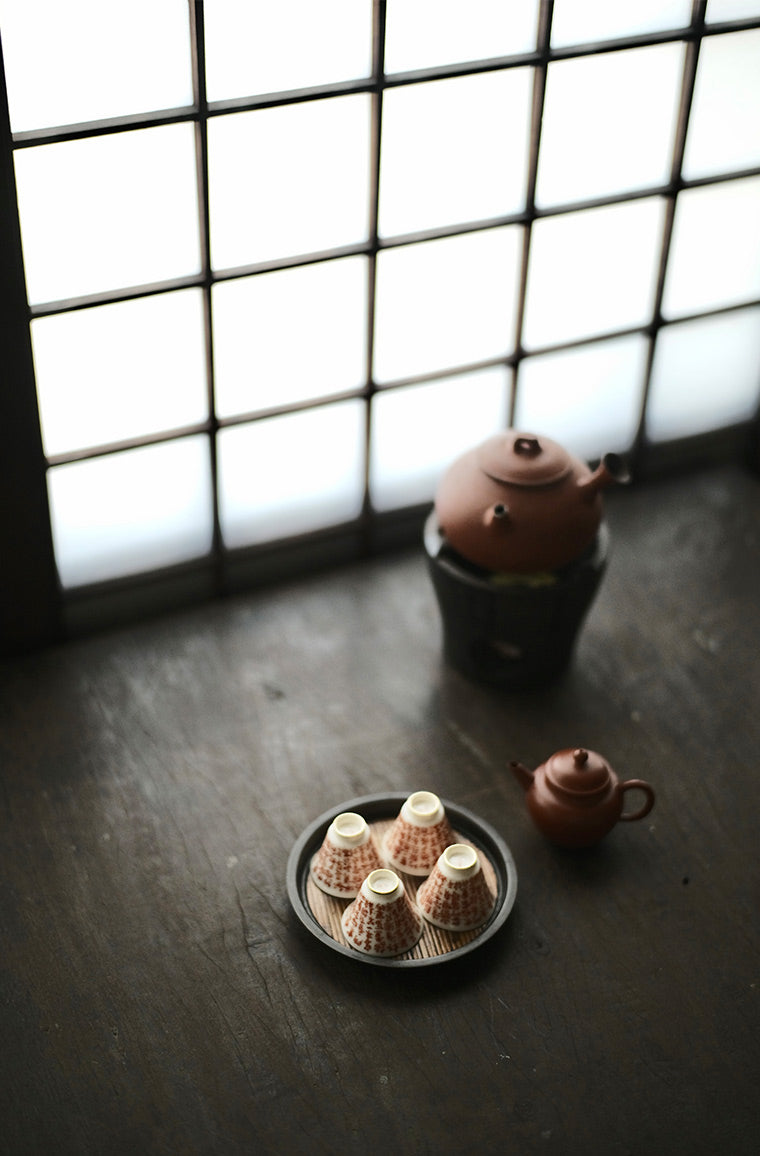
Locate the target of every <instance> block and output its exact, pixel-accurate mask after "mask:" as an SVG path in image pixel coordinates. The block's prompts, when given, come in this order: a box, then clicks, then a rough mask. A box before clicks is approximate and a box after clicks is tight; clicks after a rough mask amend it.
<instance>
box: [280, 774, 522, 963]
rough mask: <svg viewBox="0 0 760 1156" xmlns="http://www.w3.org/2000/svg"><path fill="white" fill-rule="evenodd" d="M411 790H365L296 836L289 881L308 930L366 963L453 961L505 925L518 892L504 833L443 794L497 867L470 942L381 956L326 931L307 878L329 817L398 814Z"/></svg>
mask: <svg viewBox="0 0 760 1156" xmlns="http://www.w3.org/2000/svg"><path fill="white" fill-rule="evenodd" d="M410 793H411V792H410V791H382V792H377V793H375V794H371V795H360V796H359V797H358V798H354V799H347V800H345V801H344V802H342V803H339V804H338V805H337V806H334V807H331V808H330V809H329V810H327V811H323V812H322V814H321V815H319V816H318V817H317V818H316V819H314V820H312V822H311V823H309V824H308V826H307V827H305V828H304V830H303V831H302V832H301V834H300V835H299V836H298V838H297V839H296V841H295V843H294V844H293V847H292V849H291V852H290V855H289V856H288V865H287V871H286V883H287V890H288V898H289V899H290V904H291V906H292V908H293V910H294V911H295V914H296V915H297V916H298V918H299V920H300V921H301V923H302V924H303V926H304V927H305V928H306V929H307V931H309V932H311V934H312V935H313V936H314V937H315V938H316V939H318V940H320V942H322V943H324V944H325V945H326V946H327V947H329V948H331V949H332V950H334V951H337V952H338V953H339V954H340V955H344V956H346V958H348V959H352V960H354V961H355V962H356V963H367V964H370V965H371V966H374V967H391V968H393V967H397V968H398V967H406V968H409V967H412V968H417V967H430V966H431V965H433V964H440V963H448V962H450V961H451V960H452V959H459V958H461V957H462V956H463V955H468V954H469V953H470V952H471V951H475V950H476V949H477V948H478V947H481V946H482V945H483V944H484V943H485V942H486V941H487V940H489V939H491V938H492V936H494V935H495V934H496V932H497V931H498V930H499V929H500V928H501V927H502V925H503V924H504V923H505V922H506V919H507V916H508V915H509V913H510V911H511V910H512V908H513V906H514V903H515V899H516V897H517V867H516V866H515V861H514V858H513V857H512V852H511V851H510V849H509V847H508V846H507V844H506V843H505V841H504V840H503V839H502V837H501V835H499V833H498V832H497V831H495V830H494V828H493V827H492V826H491V824H490V823H488V822H486V821H485V820H484V819H481V818H480V817H479V816H478V815H476V814H475V813H474V812H473V811H470V810H469V809H468V808H467V807H462V806H459V804H457V803H452V802H450V801H449V800H448V799H443V798H442V799H441V802H442V804H443V806H444V808H445V810H446V814H447V815H448V818H449V820H450V821H451V825H452V826H453V827H454V829H455V830H457V831H459V833H460V834H462V835H464V836H466V837H467V838H471V839H472V842H473V843H475V844H476V846H478V847H479V848H480V849H481V850H483V851H484V852H486V853H487V854H488V857H489V859H491V862H492V866H493V868H494V870H495V872H496V876H497V883H498V892H497V900H496V906H495V908H494V911H493V913H492V915H491V918H490V919H489V920H488V922H487V923H486V924H485V926H484V927H483V930H482V931H481V932H480V934H479V935H476V936H475V937H474V938H473V939H471V940H469V942H468V943H465V944H462V945H461V946H460V947H455V948H454V949H453V950H452V951H447V952H445V953H444V954H443V955H433V956H430V957H429V958H427V959H397V958H391V959H388V958H386V957H382V956H373V955H364V954H363V953H362V952H358V951H355V950H353V949H352V948H350V947H348V946H346V945H345V944H343V943H339V942H338V940H337V939H333V937H332V936H331V935H330V934H329V932H327V931H325V929H324V928H323V927H322V925H321V924H320V923H319V922H318V921H317V919H316V916H315V915H314V913H313V912H312V910H311V907H310V905H309V902H308V900H307V898H306V883H307V881H308V869H309V864H310V862H311V857H312V855H313V854H314V852H315V851H317V850H318V848H319V847H320V845H321V843H322V840H323V839H324V836H325V833H326V831H327V828H328V827H329V825H330V823H331V822H332V821H333V819H334V818H335V817H336V815H340V814H341V813H342V812H343V811H358V812H359V813H360V814H363V815H364V818H365V819H366V820H367V822H370V821H372V820H378V819H384V818H395V815H396V814H397V813H398V811H399V810H400V808H401V805H402V803H403V802H404V801H405V799H408V798H409V795H410Z"/></svg>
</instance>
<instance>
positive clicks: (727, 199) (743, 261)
mask: <svg viewBox="0 0 760 1156" xmlns="http://www.w3.org/2000/svg"><path fill="white" fill-rule="evenodd" d="M758 296H760V177H751V178H750V177H748V178H747V179H746V180H737V181H728V182H726V183H725V184H719V185H710V186H705V187H704V188H699V189H686V190H685V191H684V192H682V193H680V194H679V197H678V201H677V202H676V215H675V220H674V222H673V237H672V241H671V246H670V257H669V259H668V268H667V273H666V277H665V290H664V295H663V304H662V309H663V314H664V316H666V317H679V316H683V315H684V314H687V313H697V312H699V311H700V310H702V309H712V308H718V307H720V306H722V305H734V304H739V303H741V302H742V301H749V300H751V299H752V298H754V297H758Z"/></svg>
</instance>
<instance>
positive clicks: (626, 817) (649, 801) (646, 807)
mask: <svg viewBox="0 0 760 1156" xmlns="http://www.w3.org/2000/svg"><path fill="white" fill-rule="evenodd" d="M633 789H635V790H637V791H643V792H644V794H645V795H646V799H645V800H644V802H643V803H642V805H641V806H640V807H639V809H638V811H628V812H625V813H624V814H622V815H621V816H620V818H621V820H622V821H623V822H626V823H632V822H633V821H634V820H635V819H643V818H644V816H645V815H648V814H649V812H650V811H651V810H652V807H653V806H654V790H653V788H652V787H651V786H650V784H649V783H645V782H644V780H643V779H627V780H626V782H624V783H621V784H620V790H621V793H622V792H623V791H630V790H633Z"/></svg>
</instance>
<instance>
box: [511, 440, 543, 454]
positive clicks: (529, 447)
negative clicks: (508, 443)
mask: <svg viewBox="0 0 760 1156" xmlns="http://www.w3.org/2000/svg"><path fill="white" fill-rule="evenodd" d="M515 453H516V454H521V455H522V456H523V457H526V458H534V457H535V456H536V455H537V454H540V453H541V442H540V441H539V440H538V438H537V437H533V436H532V435H528V436H526V435H522V436H521V437H517V438H515Z"/></svg>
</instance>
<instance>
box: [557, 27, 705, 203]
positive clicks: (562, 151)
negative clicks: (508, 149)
mask: <svg viewBox="0 0 760 1156" xmlns="http://www.w3.org/2000/svg"><path fill="white" fill-rule="evenodd" d="M682 67H683V48H682V46H681V45H678V44H662V45H657V46H655V47H654V48H639V49H632V50H631V51H629V52H611V53H603V54H602V55H600V56H586V57H581V58H579V59H577V60H561V61H557V62H555V63H553V64H550V65H549V70H548V75H547V82H546V101H545V105H544V118H543V127H542V130H541V152H540V158H539V167H538V181H537V187H536V202H537V204H539V205H551V204H559V203H562V202H566V201H574V200H583V199H584V198H587V197H601V196H606V195H607V194H609V193H617V192H624V191H626V190H627V189H639V188H645V187H647V186H651V185H662V184H665V182H666V181H667V180H668V178H669V176H670V167H671V163H672V156H673V137H674V133H675V124H676V115H677V111H678V99H679V95H680V88H681V70H682Z"/></svg>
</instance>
